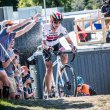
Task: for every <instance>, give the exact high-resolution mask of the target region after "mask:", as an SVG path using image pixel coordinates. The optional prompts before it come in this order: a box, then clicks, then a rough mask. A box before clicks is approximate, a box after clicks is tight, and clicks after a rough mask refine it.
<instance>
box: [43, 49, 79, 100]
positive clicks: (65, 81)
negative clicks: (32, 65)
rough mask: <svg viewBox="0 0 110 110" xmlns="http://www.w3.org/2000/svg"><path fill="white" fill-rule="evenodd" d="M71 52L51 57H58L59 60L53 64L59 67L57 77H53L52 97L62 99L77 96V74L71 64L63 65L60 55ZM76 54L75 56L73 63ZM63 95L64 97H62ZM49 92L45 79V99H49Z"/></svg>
mask: <svg viewBox="0 0 110 110" xmlns="http://www.w3.org/2000/svg"><path fill="white" fill-rule="evenodd" d="M70 52H71V51H62V52H61V51H58V52H52V53H51V55H50V56H49V57H51V56H53V55H56V56H57V58H56V60H55V61H54V62H53V67H55V65H57V71H56V77H54V75H53V77H52V80H53V81H52V97H56V98H58V97H62V96H74V97H75V96H76V95H77V81H76V74H75V72H74V71H73V68H72V67H71V66H70V65H69V64H65V65H63V64H62V62H61V58H60V55H61V54H65V53H70ZM74 58H75V54H73V58H72V60H71V61H73V60H74ZM61 94H62V95H61ZM48 98H49V96H48V92H47V88H46V86H45V77H44V80H43V99H48Z"/></svg>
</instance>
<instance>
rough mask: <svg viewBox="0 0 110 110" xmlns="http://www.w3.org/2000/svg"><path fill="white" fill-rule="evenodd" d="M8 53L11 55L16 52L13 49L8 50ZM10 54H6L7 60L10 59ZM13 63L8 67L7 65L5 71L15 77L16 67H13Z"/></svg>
mask: <svg viewBox="0 0 110 110" xmlns="http://www.w3.org/2000/svg"><path fill="white" fill-rule="evenodd" d="M7 53H8V55H9V56H10V57H11V56H12V55H13V54H15V53H14V52H13V50H7ZM9 56H7V55H6V56H5V62H6V61H7V60H8V59H9ZM13 66H14V65H13V63H12V62H11V63H10V64H9V65H8V67H6V68H5V71H6V73H7V75H8V77H13V75H14V68H13Z"/></svg>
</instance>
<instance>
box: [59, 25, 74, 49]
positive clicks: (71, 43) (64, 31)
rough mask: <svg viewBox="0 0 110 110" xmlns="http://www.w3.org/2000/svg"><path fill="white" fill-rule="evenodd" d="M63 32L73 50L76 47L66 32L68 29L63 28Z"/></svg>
mask: <svg viewBox="0 0 110 110" xmlns="http://www.w3.org/2000/svg"><path fill="white" fill-rule="evenodd" d="M61 31H62V33H63V35H64V37H65V39H66V40H67V42H68V43H69V45H70V47H71V48H72V49H73V47H74V44H73V42H72V41H71V39H70V37H69V35H68V31H67V30H66V28H64V27H63V26H61Z"/></svg>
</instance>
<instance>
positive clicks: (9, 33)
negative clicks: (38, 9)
mask: <svg viewBox="0 0 110 110" xmlns="http://www.w3.org/2000/svg"><path fill="white" fill-rule="evenodd" d="M33 18H34V21H33V22H31V23H29V22H30V21H31V20H32V19H31V18H29V19H26V20H25V21H23V22H21V23H19V24H15V25H14V23H13V22H12V21H10V20H5V21H3V22H2V23H1V32H0V78H2V81H3V98H8V97H9V86H10V81H9V79H8V77H7V74H6V72H5V70H4V68H3V65H2V62H4V61H5V60H4V56H5V54H6V50H7V49H8V46H9V44H10V42H11V40H12V39H13V38H17V37H19V36H21V35H22V34H24V33H25V32H27V31H29V30H30V29H31V28H32V27H33V26H34V25H35V24H36V22H37V20H38V19H37V16H34V17H33ZM27 23H29V24H28V25H26V24H27ZM24 25H26V26H25V27H24V28H23V29H22V30H19V31H16V32H13V31H14V30H16V29H18V28H20V27H22V26H24ZM13 57H14V56H13ZM13 59H14V58H13ZM9 62H11V60H9Z"/></svg>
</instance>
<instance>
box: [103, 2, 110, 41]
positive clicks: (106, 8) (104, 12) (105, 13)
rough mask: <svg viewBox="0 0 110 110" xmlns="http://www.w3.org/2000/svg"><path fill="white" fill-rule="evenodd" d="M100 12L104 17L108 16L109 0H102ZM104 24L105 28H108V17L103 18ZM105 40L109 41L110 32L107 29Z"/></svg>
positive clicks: (109, 15)
mask: <svg viewBox="0 0 110 110" xmlns="http://www.w3.org/2000/svg"><path fill="white" fill-rule="evenodd" d="M101 13H102V15H103V16H104V17H105V18H106V17H110V0H109V1H107V0H105V1H104V3H103V5H102V7H101ZM105 25H106V28H107V29H109V26H110V19H105ZM106 42H107V43H110V32H109V31H108V33H107V37H106Z"/></svg>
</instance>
